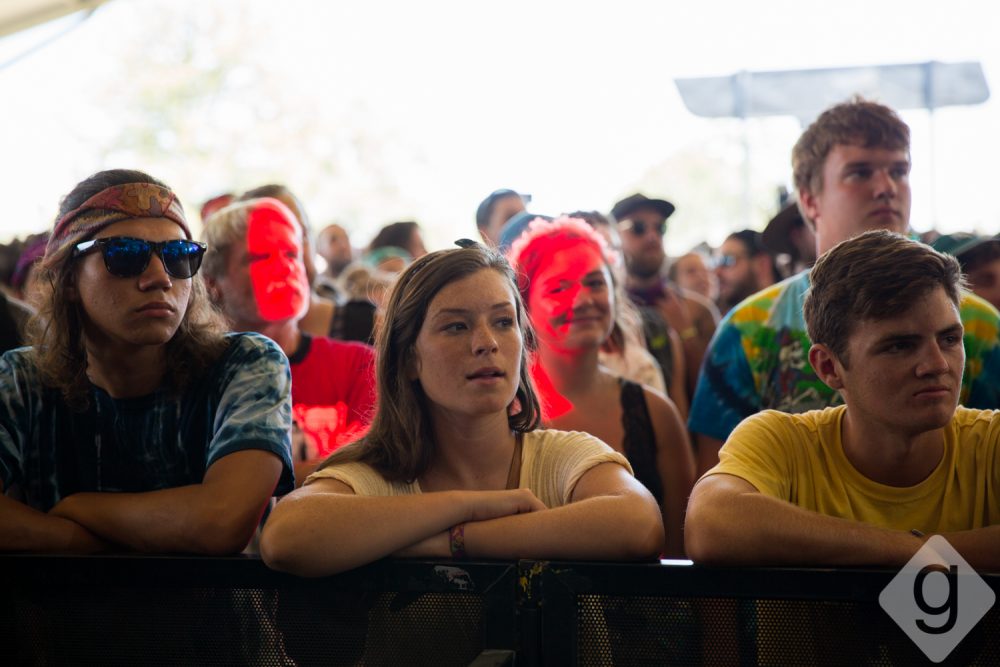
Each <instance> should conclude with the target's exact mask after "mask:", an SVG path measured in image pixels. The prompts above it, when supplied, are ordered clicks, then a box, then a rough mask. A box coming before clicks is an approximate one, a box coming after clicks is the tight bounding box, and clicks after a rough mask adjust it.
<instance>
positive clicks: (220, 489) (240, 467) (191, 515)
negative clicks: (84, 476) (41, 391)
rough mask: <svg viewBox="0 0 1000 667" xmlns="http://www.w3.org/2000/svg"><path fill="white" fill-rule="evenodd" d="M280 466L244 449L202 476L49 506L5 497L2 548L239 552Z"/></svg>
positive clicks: (1, 500) (0, 508)
mask: <svg viewBox="0 0 1000 667" xmlns="http://www.w3.org/2000/svg"><path fill="white" fill-rule="evenodd" d="M281 468H282V464H281V461H280V459H279V458H278V457H277V456H275V455H274V454H271V453H269V452H265V451H261V450H246V451H240V452H235V453H233V454H229V455H228V456H224V457H223V458H221V459H219V460H218V461H216V462H215V463H213V464H212V465H211V466H210V467H209V469H208V470H207V471H206V472H205V477H204V479H203V480H202V482H201V483H200V484H190V485H187V486H181V487H176V488H172V489H162V490H158V491H147V492H145V493H76V494H73V495H71V496H67V497H66V498H64V499H63V500H62V501H60V502H59V503H58V504H57V505H56V506H55V507H53V508H52V509H51V510H50V511H49V512H48V513H47V514H46V513H43V512H39V511H37V510H34V509H31V508H30V507H27V506H26V505H23V504H21V503H19V502H17V501H14V500H11V499H9V498H6V497H0V544H2V545H3V547H2V550H4V551H62V552H67V551H68V552H85V553H86V552H96V551H105V550H109V549H113V548H125V549H132V550H137V551H147V552H181V553H198V554H207V555H222V554H229V553H236V552H238V551H240V550H241V549H243V548H244V547H245V546H246V545H247V542H249V540H250V538H251V536H252V535H253V531H254V529H255V528H256V525H257V522H258V521H259V520H260V517H261V514H262V513H263V511H264V507H265V506H266V504H267V502H268V499H269V498H270V497H271V494H272V493H273V491H274V488H275V486H276V485H277V482H278V478H279V475H280V474H281Z"/></svg>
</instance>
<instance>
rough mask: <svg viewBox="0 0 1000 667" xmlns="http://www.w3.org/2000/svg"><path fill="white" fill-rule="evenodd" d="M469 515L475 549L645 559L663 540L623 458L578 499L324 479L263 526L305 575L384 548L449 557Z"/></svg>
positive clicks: (270, 544) (269, 548)
mask: <svg viewBox="0 0 1000 667" xmlns="http://www.w3.org/2000/svg"><path fill="white" fill-rule="evenodd" d="M459 523H465V524H466V527H465V545H466V553H467V554H468V555H469V556H470V557H472V558H477V557H478V558H506V559H513V558H552V559H560V558H563V559H568V558H574V559H596V560H605V559H606V560H612V559H619V560H638V559H644V558H652V557H655V555H656V554H657V553H659V551H660V549H661V548H662V544H663V524H662V522H661V520H660V513H659V510H658V509H657V507H656V501H655V500H653V498H652V496H651V495H650V494H649V492H648V491H646V489H645V488H644V487H643V486H642V485H641V484H639V483H638V482H636V481H635V479H634V478H633V477H632V476H631V475H629V474H628V472H627V471H626V470H625V469H624V468H622V467H621V466H620V465H618V464H616V463H602V464H600V465H597V466H595V467H593V468H591V469H590V470H589V471H587V472H586V473H585V474H584V475H583V476H582V477H581V478H580V480H579V482H577V484H576V487H575V489H574V491H573V496H572V499H571V502H570V503H569V504H567V505H563V506H562V507H558V508H552V509H548V508H546V507H545V506H544V505H543V504H542V503H541V501H539V500H538V499H537V498H536V497H535V496H534V494H533V493H532V492H531V491H530V490H528V489H514V490H511V491H440V492H432V493H423V494H415V495H409V496H383V497H378V496H357V495H354V492H353V490H352V489H351V488H350V487H349V486H347V485H346V484H344V483H343V482H340V481H337V480H331V479H324V480H318V481H317V482H315V483H313V484H310V485H309V486H305V487H302V488H301V489H298V490H296V491H295V492H293V493H291V494H289V496H288V497H286V498H285V499H284V500H282V501H281V502H280V503H278V505H277V507H276V508H275V510H274V512H273V513H272V515H271V516H270V518H269V519H268V521H267V524H266V525H265V527H264V532H263V534H262V536H261V555H262V556H263V558H264V560H265V561H266V562H267V564H268V565H270V566H271V567H273V568H275V569H278V570H284V571H288V572H293V573H295V574H300V575H304V576H323V575H328V574H334V573H336V572H340V571H343V570H348V569H351V568H354V567H357V566H359V565H363V564H365V563H369V562H371V561H374V560H377V559H379V558H383V557H385V556H391V555H396V556H401V557H424V558H449V557H450V555H451V552H450V549H449V541H448V531H449V529H450V528H451V527H452V526H454V525H456V524H459Z"/></svg>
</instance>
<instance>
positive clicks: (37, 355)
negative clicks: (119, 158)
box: [27, 169, 227, 410]
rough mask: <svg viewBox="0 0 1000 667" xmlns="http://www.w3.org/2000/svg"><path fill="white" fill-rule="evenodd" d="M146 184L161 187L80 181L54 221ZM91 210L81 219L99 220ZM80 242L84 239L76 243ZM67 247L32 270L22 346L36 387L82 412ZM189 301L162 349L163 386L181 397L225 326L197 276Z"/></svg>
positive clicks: (85, 388) (84, 385)
mask: <svg viewBox="0 0 1000 667" xmlns="http://www.w3.org/2000/svg"><path fill="white" fill-rule="evenodd" d="M126 183H151V184H153V185H158V186H161V187H167V186H166V185H164V184H163V183H161V182H160V181H158V180H156V179H155V178H153V177H152V176H150V175H148V174H145V173H143V172H141V171H135V170H129V169H112V170H108V171H102V172H98V173H97V174H94V175H93V176H90V177H89V178H87V179H85V180H83V181H81V182H80V183H78V184H77V186H76V187H75V188H73V190H72V191H71V192H70V193H69V194H68V195H66V196H65V197H64V198H63V200H62V202H60V204H59V213H58V214H57V215H56V220H58V219H59V218H61V217H62V216H63V215H65V214H66V213H67V212H69V211H72V210H73V209H75V208H76V207H78V206H80V205H81V204H82V203H83V202H85V201H86V200H87V199H89V198H90V197H92V196H93V195H95V194H97V193H98V192H100V191H102V190H105V189H107V188H109V187H113V186H115V185H124V184H126ZM105 213H107V212H106V211H101V210H95V211H88V212H85V213H83V214H81V217H86V216H88V215H94V216H97V215H103V214H105ZM81 240H86V239H81ZM72 256H73V244H66V245H64V246H62V247H61V248H59V249H58V250H57V251H56V252H53V253H52V254H48V255H46V257H45V258H44V259H43V260H42V261H41V262H40V263H39V266H38V275H39V280H38V302H37V305H38V312H37V313H36V314H35V315H34V316H33V317H32V318H31V320H30V321H29V322H28V331H27V334H28V342H29V344H30V345H32V346H33V352H32V353H33V358H34V362H35V365H36V366H37V367H38V370H39V372H40V373H41V377H42V381H43V382H44V383H45V384H46V385H47V386H50V387H54V388H57V389H59V391H60V393H61V394H62V395H63V398H64V399H65V400H66V402H67V404H69V405H70V406H71V407H73V408H75V409H78V410H83V409H86V408H87V406H88V404H89V388H90V383H89V381H88V380H87V352H86V349H85V347H84V340H83V313H82V308H81V306H80V304H79V303H77V302H75V301H73V300H72V299H70V298H69V293H70V290H71V289H72V288H73V287H74V285H75V283H76V277H77V271H76V264H75V263H74V262H73V261H72ZM191 288H192V289H191V297H190V300H189V302H188V307H187V310H186V311H185V313H184V318H183V319H182V320H181V323H180V326H179V327H178V328H177V331H176V332H175V333H174V336H173V338H171V339H170V340H169V341H168V342H167V343H166V358H167V376H166V378H165V380H166V382H167V386H168V387H170V388H171V389H172V390H174V391H181V390H182V389H183V388H184V387H186V386H188V385H189V384H190V383H191V382H192V381H193V380H194V379H195V378H196V377H197V376H198V375H200V374H201V372H203V371H204V369H205V368H206V367H207V366H208V365H210V364H211V363H213V362H214V361H216V360H217V359H218V358H219V357H220V356H221V354H222V352H223V351H224V350H225V348H226V346H227V342H226V339H225V335H224V334H225V326H224V324H223V321H222V319H221V317H220V316H219V314H218V313H217V312H216V311H215V310H214V309H213V308H212V306H211V304H210V302H209V300H208V294H207V292H206V290H205V286H204V284H203V283H202V281H201V278H200V277H199V276H194V278H192V284H191Z"/></svg>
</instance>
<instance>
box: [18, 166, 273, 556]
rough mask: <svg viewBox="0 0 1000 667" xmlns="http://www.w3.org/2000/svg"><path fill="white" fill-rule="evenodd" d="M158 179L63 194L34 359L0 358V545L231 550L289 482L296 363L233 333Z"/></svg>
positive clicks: (105, 179) (25, 353) (35, 327)
mask: <svg viewBox="0 0 1000 667" xmlns="http://www.w3.org/2000/svg"><path fill="white" fill-rule="evenodd" d="M203 253H204V245H202V244H200V243H198V242H196V241H193V240H191V234H190V231H189V230H188V226H187V222H186V220H185V217H184V211H183V209H182V208H181V205H180V203H179V202H178V201H177V197H176V195H174V193H173V192H171V191H170V189H169V188H167V187H166V186H165V185H164V184H162V183H160V182H159V181H157V180H155V179H153V178H151V177H150V176H148V175H147V174H144V173H142V172H138V171H127V170H113V171H105V172H100V173H98V174H95V175H93V176H91V177H90V178H88V179H86V180H84V181H83V182H81V183H80V184H78V185H77V186H76V187H75V188H74V189H73V191H72V192H70V193H69V194H68V195H67V196H66V197H65V199H63V201H62V203H61V205H60V209H59V217H58V219H57V221H56V223H55V227H54V229H53V232H52V235H51V238H50V240H49V243H48V246H47V247H46V249H45V255H44V257H43V259H42V260H41V263H40V264H39V267H38V271H39V272H40V279H39V296H38V304H39V314H38V317H36V318H35V319H34V320H32V322H31V323H29V340H30V342H31V344H32V347H28V348H21V349H18V350H12V351H10V352H8V353H6V354H5V355H4V356H3V357H2V358H0V400H2V402H3V407H2V409H0V484H2V489H0V490H2V492H3V495H0V551H75V552H93V551H103V550H109V549H115V550H117V549H132V550H139V551H151V552H187V553H203V554H226V553H234V552H238V551H240V550H241V549H243V548H244V547H245V546H246V545H247V543H248V541H249V540H250V537H251V536H252V535H253V533H254V531H255V529H256V527H257V524H258V522H259V520H260V518H261V515H262V513H263V512H264V509H265V506H266V505H267V503H268V502H269V500H270V498H271V496H272V494H273V493H285V492H287V491H288V490H290V489H291V488H292V481H293V479H292V467H291V459H290V451H289V429H290V427H291V405H290V402H289V373H288V363H287V361H286V360H285V358H284V355H283V354H282V353H281V350H279V349H278V347H277V346H276V345H274V343H272V342H271V341H269V340H267V339H266V338H264V337H263V336H258V335H256V334H236V335H225V334H224V333H223V327H222V323H221V321H220V320H219V318H218V316H217V315H216V314H215V312H214V311H213V310H212V308H211V306H210V305H209V304H208V302H207V297H206V295H205V288H204V286H203V284H202V283H201V282H200V278H198V277H197V276H196V274H197V272H198V269H199V267H200V265H201V259H202V254H203Z"/></svg>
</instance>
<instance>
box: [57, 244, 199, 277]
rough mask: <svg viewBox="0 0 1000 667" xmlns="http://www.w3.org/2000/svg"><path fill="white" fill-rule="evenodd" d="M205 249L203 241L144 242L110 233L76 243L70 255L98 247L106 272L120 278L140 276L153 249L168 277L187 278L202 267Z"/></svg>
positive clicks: (90, 251) (92, 250)
mask: <svg viewBox="0 0 1000 667" xmlns="http://www.w3.org/2000/svg"><path fill="white" fill-rule="evenodd" d="M205 248H206V246H205V244H204V243H199V242H198V241H188V240H186V239H173V240H171V241H146V240H145V239H135V238H131V237H129V236H109V237H107V238H103V239H93V240H90V241H84V242H83V243H77V244H76V246H74V248H73V258H74V259H75V258H77V257H83V256H84V255H89V254H90V253H92V252H94V251H95V250H100V251H101V255H102V256H103V257H104V268H106V269H107V270H108V273H110V274H111V275H113V276H118V277H119V278H134V277H135V276H138V275H142V273H143V272H144V271H145V270H146V267H147V266H149V259H150V257H152V255H153V253H154V252H155V253H156V254H157V255H158V256H159V257H160V261H161V262H163V268H164V269H165V270H166V272H167V273H168V274H169V275H170V276H172V277H174V278H190V277H191V276H193V275H194V274H196V273H198V269H199V268H201V258H202V256H204V254H205Z"/></svg>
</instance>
